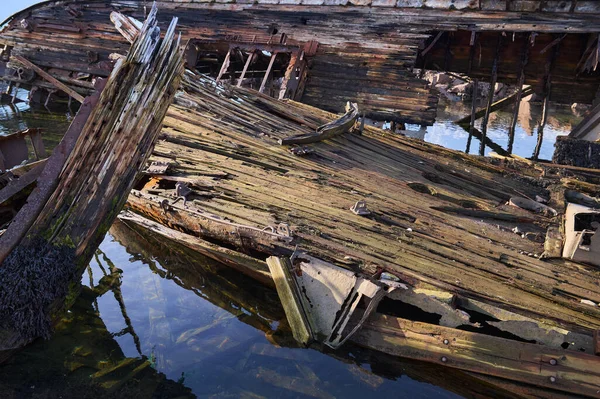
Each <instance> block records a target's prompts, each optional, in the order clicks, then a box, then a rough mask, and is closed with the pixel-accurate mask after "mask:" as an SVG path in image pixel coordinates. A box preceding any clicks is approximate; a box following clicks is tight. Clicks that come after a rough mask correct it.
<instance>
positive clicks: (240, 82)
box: [237, 51, 254, 87]
mask: <svg viewBox="0 0 600 399" xmlns="http://www.w3.org/2000/svg"><path fill="white" fill-rule="evenodd" d="M252 57H254V51H252V52H251V53H249V54H248V59H247V60H246V63H245V64H244V69H243V70H242V74H241V75H240V78H239V79H238V82H237V87H242V81H243V80H244V77H245V76H246V72H247V71H248V67H249V66H250V62H252Z"/></svg>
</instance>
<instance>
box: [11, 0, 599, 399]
mask: <svg viewBox="0 0 600 399" xmlns="http://www.w3.org/2000/svg"><path fill="white" fill-rule="evenodd" d="M268 2H269V4H266V3H267V1H266V0H265V1H262V0H258V2H256V4H255V3H252V4H246V2H241V1H239V0H238V1H237V2H235V3H231V4H230V3H220V2H215V3H204V2H202V3H200V2H193V1H191V2H183V3H182V2H170V1H161V2H158V3H157V5H158V7H159V8H160V9H161V12H162V11H165V14H164V15H165V17H169V16H171V15H173V16H174V15H180V16H181V17H182V19H181V21H180V23H181V24H180V27H181V29H182V32H183V37H184V39H185V40H186V41H187V44H188V45H187V51H186V54H185V56H186V62H187V66H188V69H189V70H188V71H186V73H185V74H184V77H183V81H182V85H181V89H180V90H179V91H178V93H177V94H176V95H175V100H174V103H173V105H171V106H170V107H169V108H168V110H166V108H165V109H162V108H161V110H163V112H166V118H165V119H164V122H163V123H162V129H161V132H160V136H159V141H158V143H157V145H156V147H155V148H154V150H153V151H152V154H151V156H150V159H149V162H148V164H147V165H145V168H144V171H143V176H142V177H141V178H140V179H139V180H138V181H137V182H136V183H135V185H134V187H133V188H134V189H133V190H132V192H131V195H129V197H128V199H127V206H126V207H127V212H126V213H123V214H122V215H121V218H122V219H123V220H126V221H128V222H135V223H136V224H138V225H139V226H142V227H144V228H145V229H148V230H151V231H153V232H154V233H156V234H159V235H162V236H165V237H168V238H170V239H172V240H174V241H177V242H179V243H181V244H183V245H184V246H187V247H188V248H190V249H192V250H194V251H197V252H200V253H202V254H204V255H207V256H209V257H212V258H214V259H216V260H218V261H220V262H222V263H224V264H226V265H229V266H231V267H232V268H235V269H236V270H238V271H240V272H242V273H245V274H247V275H249V276H251V277H253V278H255V279H256V280H258V281H260V282H262V283H264V284H265V285H268V286H271V287H275V288H276V289H277V291H278V293H279V294H280V298H281V299H282V300H283V302H284V303H283V305H284V309H285V311H286V316H287V318H288V321H289V324H290V326H291V327H292V330H293V333H294V337H295V338H296V339H297V340H298V341H299V342H301V343H303V344H306V345H309V344H312V345H317V346H318V345H320V344H326V345H328V346H330V347H333V348H337V347H339V346H340V345H342V344H343V343H344V342H346V341H348V342H349V341H352V342H354V343H355V344H358V345H361V346H364V347H367V348H370V349H372V350H375V351H380V352H385V353H387V354H391V355H394V356H401V357H405V358H411V359H418V360H424V361H426V362H431V363H436V364H439V365H444V366H447V367H450V368H455V369H459V370H462V371H463V372H466V373H468V374H469V375H471V376H472V377H473V378H475V379H478V380H483V381H486V382H487V383H491V384H493V385H496V386H500V387H510V388H508V389H510V390H512V391H514V392H516V393H517V395H518V396H521V397H567V396H569V395H580V396H586V397H600V367H599V366H600V357H598V353H600V342H599V333H598V330H599V329H600V286H599V278H600V270H599V269H598V267H597V262H598V261H597V259H600V257H596V256H594V254H595V252H597V251H598V252H600V248H598V245H596V244H598V243H597V241H596V239H594V235H595V232H596V231H597V224H598V223H599V222H600V217H598V218H597V216H598V214H599V212H598V211H597V209H599V208H600V205H599V201H598V200H597V199H596V196H597V195H598V192H599V189H598V187H599V186H598V184H600V171H598V170H595V169H586V168H581V167H574V166H564V165H557V164H551V163H547V162H533V161H529V160H525V159H521V158H518V157H513V156H510V152H511V151H510V146H511V145H512V144H511V145H509V148H508V149H507V150H503V151H504V153H505V154H506V155H497V156H496V157H495V158H489V159H486V158H481V157H472V156H469V155H465V154H463V153H459V152H456V151H451V150H446V149H443V148H440V147H438V146H435V145H431V144H427V143H424V142H422V141H418V140H413V139H409V138H406V137H404V136H402V135H396V134H390V132H389V131H384V130H381V129H378V128H376V127H373V126H369V125H368V124H365V123H364V121H365V119H366V117H369V118H373V119H381V120H387V121H394V122H403V123H417V124H423V125H427V124H430V123H432V122H433V119H434V117H435V108H436V104H437V99H436V97H435V96H434V95H433V93H432V92H431V90H430V88H429V87H428V86H427V84H426V82H424V81H423V80H421V79H419V78H418V77H417V76H415V75H414V74H413V69H414V67H415V66H422V67H427V68H431V67H432V66H433V67H434V66H435V65H438V66H439V63H440V62H441V61H440V60H441V59H442V58H443V59H444V62H445V66H446V68H445V69H449V68H453V69H456V70H459V71H460V72H465V73H467V74H471V75H473V77H474V78H475V79H484V76H488V78H487V79H488V80H489V81H490V82H492V83H493V82H496V81H497V79H504V80H505V81H512V80H514V81H516V82H519V83H520V87H523V85H525V84H526V85H530V86H531V90H532V91H535V92H537V93H539V94H542V95H543V98H544V101H545V104H547V103H548V101H550V100H551V99H552V98H553V95H554V96H563V95H564V96H567V95H568V91H567V90H566V89H565V87H567V86H568V85H571V86H572V87H575V86H577V85H582V86H585V87H588V88H589V87H592V88H593V90H589V89H587V90H586V91H585V93H584V92H582V91H578V90H573V92H574V93H576V94H577V95H578V96H579V97H577V98H578V99H581V101H584V102H591V101H593V99H594V96H595V92H596V90H597V88H598V85H599V83H600V76H599V75H598V73H597V72H596V71H595V70H594V68H595V66H594V65H596V64H597V62H596V63H595V64H594V57H593V56H592V54H594V52H595V51H597V50H598V45H597V39H598V32H600V26H598V24H597V22H595V21H597V16H598V14H599V13H600V11H599V9H598V7H597V5H596V3H595V2H580V1H572V2H565V3H564V5H557V4H554V3H552V2H540V1H531V2H513V1H507V2H502V5H498V4H497V3H499V2H484V1H482V2H479V3H478V4H475V3H472V2H452V5H449V4H445V3H444V2H440V3H439V4H438V2H434V3H432V4H431V5H429V4H425V3H423V4H421V3H419V2H417V3H419V5H418V6H417V7H415V8H410V7H409V6H411V5H412V6H414V5H415V3H414V2H402V1H399V2H395V1H394V2H387V1H373V2H371V1H367V2H352V1H350V2H339V4H338V2H333V3H335V4H332V5H327V1H326V0H325V1H315V2H311V3H310V4H305V3H306V2H301V1H289V2H284V1H275V2H274V3H275V4H270V3H271V0H268ZM296 3H297V4H296ZM442 3H444V4H442ZM551 3H552V4H551ZM584 3H585V4H584ZM561 4H562V3H561ZM426 7H430V8H426ZM498 7H501V8H502V10H499V9H498ZM448 8H459V9H461V11H456V10H448ZM145 11H146V9H145V7H144V2H141V1H126V2H121V1H86V2H79V1H73V2H49V3H47V4H44V5H41V6H38V7H35V8H33V9H31V10H29V11H24V12H23V13H20V14H18V15H16V16H15V17H13V18H12V19H11V20H10V21H8V23H7V25H6V26H5V28H4V30H3V31H2V34H1V35H0V43H2V44H3V45H4V52H3V53H2V56H3V57H5V59H6V60H7V61H8V62H9V64H8V65H7V69H6V71H7V73H6V74H5V77H4V78H5V79H6V80H8V81H11V82H13V83H14V84H23V85H29V86H32V87H34V88H37V90H40V88H50V90H62V91H63V92H65V93H67V94H68V95H69V96H70V97H72V98H75V99H77V97H76V96H75V95H74V93H70V92H69V91H68V90H74V91H76V92H78V93H85V94H87V93H89V92H92V91H94V89H93V88H92V87H86V86H89V83H90V79H91V78H92V77H93V76H104V75H105V74H108V70H109V69H110V67H111V65H112V63H111V62H112V61H111V60H115V59H121V58H122V54H124V50H125V49H126V48H127V46H128V42H129V41H134V40H136V39H135V38H136V37H137V35H138V30H139V29H140V24H139V22H137V19H143V17H144V13H145ZM110 13H112V14H111V18H110V19H111V20H112V22H110V20H109V14H110ZM136 18H137V19H136ZM112 23H114V24H115V25H116V29H115V27H113V26H112ZM226 26H227V27H226ZM564 30H568V32H569V35H573V36H567V35H565V36H556V35H557V34H558V33H560V35H563V33H561V32H563V31H564ZM169 32H171V30H170V31H169ZM444 32H447V33H444ZM448 32H452V33H448ZM484 32H488V33H484ZM489 32H492V33H489ZM503 32H504V33H503ZM507 32H508V33H507ZM480 33H481V34H480ZM509 33H510V34H512V37H513V38H517V39H514V40H513V41H512V42H511V44H510V45H507V46H508V47H507V48H514V47H518V48H527V49H529V47H527V44H528V43H532V42H531V40H532V36H533V37H536V36H537V37H538V38H537V39H535V43H537V44H535V43H534V44H533V45H532V48H534V49H535V50H527V51H523V52H521V53H516V54H518V56H516V57H513V58H511V56H510V55H508V54H504V53H503V51H502V50H503V49H504V48H505V47H503V46H504V44H503V43H505V40H506V42H508V39H505V37H509V36H510V35H509ZM534 33H535V35H534ZM466 38H468V39H469V40H467V39H466ZM442 39H444V40H442ZM137 40H139V39H137ZM489 40H491V41H492V42H493V43H495V45H494V46H493V47H490V46H486V43H487V42H488V41H489ZM563 42H564V43H571V45H568V46H567V45H565V46H563V45H560V44H561V43H563ZM584 42H585V45H583V44H582V43H584ZM358 43H360V44H358ZM442 43H446V45H445V46H444V47H441V46H442ZM575 44H577V45H578V46H579V47H577V48H578V49H579V50H580V51H576V50H573V52H572V53H571V52H569V53H567V54H568V55H566V56H565V57H562V58H561V57H559V53H558V51H559V50H558V49H561V48H565V47H567V48H569V49H574V48H575ZM536 46H537V47H536ZM477 49H485V50H477ZM490 49H492V50H490ZM528 51H534V52H535V56H533V55H532V56H531V57H530V56H529V55H528ZM506 52H508V50H507V51H506ZM119 53H122V54H119ZM511 53H512V54H515V53H514V51H512V50H511ZM539 54H542V55H539ZM130 56H131V55H130ZM477 59H479V63H478V64H477V65H475V64H474V60H477ZM481 60H485V61H484V62H483V63H482V61H481ZM502 60H504V61H502ZM535 60H537V61H535ZM14 61H16V62H17V66H15V65H12V63H13V62H14ZM509 61H510V62H509ZM19 62H20V63H19ZM28 62H29V63H31V64H32V65H34V66H37V68H43V69H42V71H43V72H44V73H46V74H50V75H51V76H50V77H48V76H45V75H44V73H39V71H38V74H37V75H35V74H33V75H32V74H31V73H29V72H27V71H25V70H23V73H21V74H20V75H19V73H18V72H19V67H18V65H20V66H25V67H26V66H27V65H29V64H28ZM563 62H564V63H563ZM579 62H581V65H583V66H581V67H579V66H578V65H577V64H578V63H579ZM486 63H487V64H489V65H486ZM540 63H541V64H540ZM573 63H574V64H575V65H577V70H571V69H569V65H571V64H573ZM592 64H594V65H592ZM451 65H454V66H453V67H452V66H451ZM507 65H510V67H506V66H507ZM30 66H31V65H30ZM503 66H504V67H503ZM436 68H437V67H436ZM530 68H533V69H530ZM535 68H538V69H539V68H542V69H541V70H542V71H544V72H543V73H542V74H541V75H542V78H540V76H538V75H539V74H536V76H535V77H533V76H532V71H533V70H534V69H535ZM33 69H34V70H35V71H37V69H35V68H33ZM440 69H441V67H440ZM536 70H537V69H536ZM569 71H570V72H569ZM570 73H571V75H572V76H571V75H570ZM17 75H18V76H17ZM22 76H30V78H28V80H27V79H22ZM52 79H54V80H55V81H53V80H52ZM553 80H554V84H552V81H553ZM61 85H63V86H65V85H66V87H62V86H61ZM475 87H477V85H475ZM553 88H554V89H553ZM557 88H558V89H557ZM105 90H106V89H105ZM553 90H556V91H553ZM591 92H593V94H592V93H591ZM168 93H169V95H173V94H174V90H171V91H169V92H168ZM552 93H554V94H552ZM522 94H523V93H522V91H520V92H519V94H518V95H517V97H519V96H521V95H522ZM574 95H575V94H574ZM167 97H168V96H167ZM572 99H574V97H573V98H572ZM101 100H102V97H100V101H101ZM348 102H349V103H350V105H349V109H348V110H347V113H346V114H345V115H343V116H339V115H336V114H335V113H332V112H338V113H341V112H342V110H343V108H344V107H345V105H346V104H347V103H348ZM514 103H515V104H518V101H515V102H514ZM354 104H356V105H354ZM84 106H85V102H84ZM492 106H493V104H492V100H491V98H489V99H488V105H487V107H486V109H485V110H484V111H483V113H479V114H480V115H483V117H484V120H485V121H487V120H488V117H489V114H490V112H491V110H492ZM80 112H81V111H80ZM517 113H518V106H515V115H516V114H517ZM477 114H478V113H477V110H475V109H474V110H473V114H472V117H471V124H470V131H471V133H472V134H474V135H476V134H479V137H480V138H481V141H482V143H484V145H487V141H486V133H485V123H484V128H483V130H482V131H481V132H479V133H477V132H475V130H474V129H473V121H474V119H475V116H476V115H477ZM158 115H159V116H161V114H160V113H158ZM160 119H161V120H162V118H160ZM159 124H160V121H159V118H156V119H153V120H152V124H151V126H153V127H154V128H155V130H153V131H157V130H158V125H159ZM512 133H513V134H514V128H513V132H512ZM110 137H112V136H110ZM110 137H109V138H110ZM82 140H83V139H82ZM487 140H488V141H489V139H487ZM151 141H152V140H151V137H150V136H148V137H147V143H148V145H147V147H146V148H148V149H149V148H151V144H150V143H151ZM484 145H482V146H481V148H480V152H481V153H483V148H484ZM146 155H149V154H148V153H144V154H143V156H142V154H138V156H137V158H136V159H135V162H134V165H136V168H137V167H142V166H143V163H144V161H145V156H146ZM534 158H535V157H534ZM48 162H50V161H48ZM83 164H84V163H83V162H82V160H81V159H79V161H78V162H77V163H75V164H69V163H68V164H67V165H68V166H69V165H72V166H69V168H68V169H67V168H65V169H64V170H66V171H69V173H72V177H73V178H76V179H77V181H80V183H81V184H82V186H81V189H82V190H85V188H87V187H88V186H87V185H86V184H89V176H95V174H100V175H101V172H100V171H101V169H90V173H89V174H87V175H79V174H80V173H81V171H79V170H77V166H79V165H83ZM136 168H132V169H127V177H128V179H129V178H132V177H133V174H134V173H135V171H136ZM127 181H128V182H129V181H130V180H127ZM86 182H87V183H86ZM123 187H124V188H125V190H124V191H123V193H124V192H127V191H128V188H129V187H130V185H129V183H126V184H125V183H124V186H123ZM82 192H83V191H82ZM115 194H116V192H115ZM106 198H111V197H106ZM119 198H120V197H119ZM72 203H76V202H72ZM121 204H122V201H121V200H120V199H119V200H117V201H116V202H115V203H114V204H112V205H113V206H114V207H111V208H110V209H111V212H112V211H113V210H115V209H117V208H119V207H120V205H121ZM573 205H578V206H581V207H582V208H577V209H575V211H573V209H574V208H573ZM52 209H55V210H57V211H61V212H62V211H63V210H64V209H65V208H63V207H61V206H59V205H57V206H55V207H53V208H52ZM57 214H59V213H57ZM60 214H62V213H60ZM111 214H112V213H111ZM81 215H85V213H81ZM44 220H45V223H49V222H50V221H51V220H52V219H51V218H50V214H48V217H47V218H45V219H44ZM59 225H60V226H62V225H64V223H60V224H59ZM43 226H45V227H44V228H45V229H47V228H48V227H49V226H52V224H45V225H43ZM97 226H100V225H99V224H97ZM11 227H12V225H11ZM102 227H103V228H104V227H106V228H107V226H104V225H102ZM44 231H45V230H44ZM102 231H103V229H100V232H102ZM104 231H105V230H104ZM7 233H8V230H7ZM7 233H5V235H6V234H7ZM59 234H60V233H59ZM99 236H100V235H93V236H90V237H88V238H86V240H81V241H78V244H77V246H78V248H82V249H81V251H83V252H85V251H84V250H83V248H84V246H85V244H86V243H90V244H93V243H95V242H96V239H97V238H98V237H99ZM573 236H575V238H576V239H575V240H573V239H572V238H573ZM7 237H10V235H8V236H7ZM51 237H60V235H56V234H53V235H51ZM565 242H569V243H571V244H570V245H569V248H571V250H569V251H566V252H565V250H564V248H565ZM79 245H81V246H79ZM92 246H93V245H92ZM85 253H87V252H85ZM582 254H586V255H587V256H586V257H582V256H583V255H582ZM595 263H596V265H594V264H595ZM0 270H1V269H0ZM315 281H316V282H317V284H320V286H319V287H320V288H314V286H311V284H313V283H314V282H315ZM342 285H343V289H341V287H342ZM327 290H329V291H327ZM328 292H331V295H322V294H323V293H325V294H327V293H328ZM321 296H327V298H322V297H321Z"/></svg>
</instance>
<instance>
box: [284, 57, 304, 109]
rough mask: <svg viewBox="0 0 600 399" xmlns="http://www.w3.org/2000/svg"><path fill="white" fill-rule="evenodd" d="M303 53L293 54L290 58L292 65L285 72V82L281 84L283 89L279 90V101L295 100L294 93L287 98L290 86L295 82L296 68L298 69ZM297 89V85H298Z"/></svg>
mask: <svg viewBox="0 0 600 399" xmlns="http://www.w3.org/2000/svg"><path fill="white" fill-rule="evenodd" d="M301 54H302V52H295V53H292V55H291V57H290V63H289V64H288V67H287V70H286V71H285V76H284V77H283V81H282V82H281V89H280V90H279V99H280V100H283V99H284V98H292V99H293V98H294V93H290V94H291V95H290V96H287V91H288V86H289V84H290V82H293V80H294V79H295V76H294V75H295V73H296V68H298V65H297V64H298V61H299V59H300V58H301ZM296 87H297V85H296Z"/></svg>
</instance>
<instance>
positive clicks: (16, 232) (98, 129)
mask: <svg viewBox="0 0 600 399" xmlns="http://www.w3.org/2000/svg"><path fill="white" fill-rule="evenodd" d="M156 13H157V10H156V8H155V7H154V8H153V9H152V11H151V12H150V14H149V16H148V19H147V20H146V22H145V24H144V26H143V28H142V30H141V33H140V36H139V38H138V39H137V40H136V41H135V42H134V44H133V46H132V47H131V50H130V52H129V55H128V56H127V57H126V58H124V59H123V60H121V61H120V62H119V63H117V65H116V67H115V70H114V71H113V73H112V74H111V75H110V77H109V78H108V81H107V82H106V87H105V88H104V89H103V90H102V91H101V92H98V94H99V98H98V99H97V104H96V105H95V106H94V107H93V109H89V110H86V109H84V110H83V113H82V115H84V116H82V118H83V120H77V119H76V120H75V121H74V124H73V125H72V126H71V129H72V130H73V133H68V136H67V139H66V141H63V143H62V144H61V145H59V147H57V149H56V150H55V152H54V154H53V156H52V157H51V158H50V159H49V160H48V161H47V162H46V164H45V167H44V171H42V172H41V175H40V178H39V179H38V186H37V188H36V190H34V192H33V193H32V194H31V196H30V199H29V201H30V202H29V203H28V204H27V205H26V207H28V208H27V209H26V210H23V209H22V210H21V212H20V213H19V214H18V215H17V219H15V221H13V223H11V225H10V226H9V228H8V230H7V231H6V232H5V233H4V234H3V235H2V236H1V237H0V248H1V249H2V251H3V255H2V256H3V257H2V265H1V267H0V315H1V317H0V345H1V346H0V350H2V352H0V353H2V355H0V357H4V355H6V353H7V351H11V350H14V349H17V348H19V347H20V346H22V345H24V344H26V343H28V342H30V341H31V340H33V339H35V338H37V337H40V336H48V335H49V333H50V327H51V323H52V321H53V320H54V319H55V318H57V317H58V316H59V315H60V312H61V310H62V309H64V307H65V306H69V304H70V302H71V301H72V300H73V299H74V297H75V295H76V292H75V287H76V286H77V285H76V284H74V282H78V281H79V279H80V278H81V273H82V272H83V270H84V269H85V267H86V266H87V264H88V262H89V261H90V259H91V258H92V256H93V254H94V251H95V249H96V248H97V246H98V245H99V244H100V242H101V241H102V239H103V237H104V235H105V233H106V232H107V231H108V228H109V227H110V225H111V223H112V221H113V220H114V218H115V217H116V216H117V214H118V212H119V211H120V209H121V208H122V206H123V204H124V202H125V201H126V199H127V194H128V193H129V190H130V189H131V186H132V185H133V183H134V178H135V177H136V175H137V173H138V172H139V171H140V170H141V168H142V167H143V165H144V164H145V162H146V159H147V157H148V156H149V154H150V152H151V151H152V148H153V145H154V142H155V139H156V137H157V135H158V133H159V131H160V127H161V124H162V120H163V118H164V115H165V114H166V112H167V108H168V106H169V105H170V103H171V101H172V99H173V96H174V95H175V91H176V89H177V87H178V85H179V82H180V79H181V73H182V69H183V49H182V48H181V46H180V45H179V41H178V40H177V38H176V37H175V26H176V19H174V20H173V21H172V23H171V25H170V27H169V29H168V30H167V32H166V34H165V37H164V39H163V40H161V39H160V29H159V28H158V27H157V22H156ZM94 101H96V100H94ZM84 106H85V103H84ZM88 113H89V116H88V115H86V114H88ZM86 116H87V118H86ZM75 131H77V132H76V133H80V134H76V133H75ZM44 176H48V177H49V180H47V181H45V180H42V178H43V177H44ZM22 214H23V215H24V220H25V221H26V222H25V228H24V225H23V224H21V223H16V221H18V220H19V219H18V218H19V216H20V215H22ZM15 238H18V240H16V241H15ZM17 244H18V246H17ZM32 275H33V276H37V278H33V279H32V278H31V276H32ZM25 282H26V283H25ZM15 292H18V294H15Z"/></svg>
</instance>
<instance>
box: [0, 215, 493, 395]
mask: <svg viewBox="0 0 600 399" xmlns="http://www.w3.org/2000/svg"><path fill="white" fill-rule="evenodd" d="M83 284H84V285H85V286H86V287H89V288H94V289H95V291H96V294H94V291H92V290H91V289H88V288H84V289H83V290H84V291H83V294H82V295H81V297H80V298H79V299H78V301H77V303H76V305H75V306H74V307H73V308H72V310H71V312H69V314H68V315H67V316H66V317H65V320H63V321H62V322H61V323H60V324H59V326H58V327H57V332H56V334H55V336H54V337H53V338H52V339H51V340H49V341H47V342H44V341H41V340H40V341H37V342H35V343H34V344H33V345H30V346H29V347H28V348H26V349H25V350H23V351H22V352H20V353H19V354H17V355H16V356H14V357H13V358H12V359H11V360H10V361H9V362H8V363H7V364H5V365H3V366H2V367H0V390H1V391H2V392H3V393H4V394H5V395H7V396H4V397H9V398H11V397H15V398H17V397H98V396H101V395H108V394H107V393H110V394H112V395H115V396H116V397H152V395H158V397H179V396H181V395H184V396H185V397H188V396H191V395H196V396H197V397H223V398H229V397H235V398H237V397H248V398H262V397H264V398H273V397H276V398H296V397H299V398H304V397H306V398H335V397H340V398H351V397H352V398H354V397H356V398H358V397H371V396H375V395H377V396H378V397H381V398H396V397H398V396H399V393H401V396H403V397H410V398H458V397H461V396H460V395H458V394H455V393H452V392H451V391H450V389H451V390H453V391H458V392H470V390H471V389H477V387H474V388H473V387H463V386H461V384H459V383H457V381H459V380H457V379H456V376H455V375H454V374H453V373H452V372H448V371H447V370H441V369H440V368H437V367H432V366H429V365H426V364H422V363H418V362H409V361H399V360H396V359H391V358H388V357H386V356H382V355H378V356H373V354H372V353H369V352H365V351H364V350H361V349H360V348H356V347H353V346H352V345H345V346H344V348H343V349H341V350H338V351H335V352H333V351H331V350H324V352H321V351H319V350H315V349H303V348H297V347H296V346H295V343H294V340H293V338H292V335H291V332H290V331H289V328H288V327H287V325H286V321H285V315H284V313H283V310H282V308H281V305H280V304H279V300H278V297H277V293H276V292H275V291H274V290H271V289H267V288H264V287H262V286H261V285H259V284H258V283H256V282H255V281H254V280H251V279H249V278H247V277H245V276H243V275H240V274H239V273H237V272H235V271H233V270H232V269H230V268H227V267H224V266H221V265H219V264H217V263H215V262H214V261H211V260H208V259H205V258H203V257H201V256H198V255H197V254H194V253H192V252H190V251H189V250H187V249H185V248H183V247H180V246H179V245H177V244H174V243H165V240H164V239H160V238H159V239H157V238H156V237H154V236H152V235H148V234H147V233H145V232H143V231H139V230H132V229H130V228H128V227H127V226H126V225H124V224H123V223H120V222H117V223H116V224H115V226H113V228H112V229H111V232H110V234H109V235H108V236H107V237H106V239H105V240H104V242H103V243H102V245H101V246H100V248H99V249H98V251H97V253H96V256H95V259H94V260H93V261H92V262H91V264H90V267H89V268H88V270H87V272H86V273H85V274H84V277H83ZM98 294H99V296H96V295H98ZM127 361H132V362H134V363H133V365H131V366H130V365H129V363H126V364H125V365H124V366H121V369H124V370H125V371H123V370H122V371H119V370H118V369H117V370H116V371H112V369H113V368H114V367H115V366H118V365H120V364H123V363H124V362H127ZM144 362H146V363H147V364H148V366H146V368H145V369H144V374H137V375H135V376H134V377H132V376H131V374H132V373H133V371H134V370H135V368H139V367H141V366H142V365H143V364H144ZM134 366H135V368H134ZM106 370H108V371H109V372H106ZM159 373H164V374H165V375H166V378H167V379H170V380H171V381H168V380H167V379H165V378H164V376H162V375H160V374H159ZM378 374H382V375H383V376H382V375H378ZM444 374H445V376H444ZM157 381H159V382H157ZM435 384H439V385H440V386H442V387H446V388H447V389H449V390H447V389H444V388H441V387H439V386H436V385H435ZM115 386H116V388H115ZM149 386H153V387H154V388H153V390H149V388H148V387H149ZM82 389H83V390H85V391H86V393H85V394H83V393H82V391H81V390H82ZM188 389H189V390H188ZM481 389H483V390H484V389H485V388H481ZM74 390H75V392H74ZM165 392H166V394H165ZM157 393H159V394H157ZM131 395H133V396H131ZM108 396H110V395H108Z"/></svg>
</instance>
